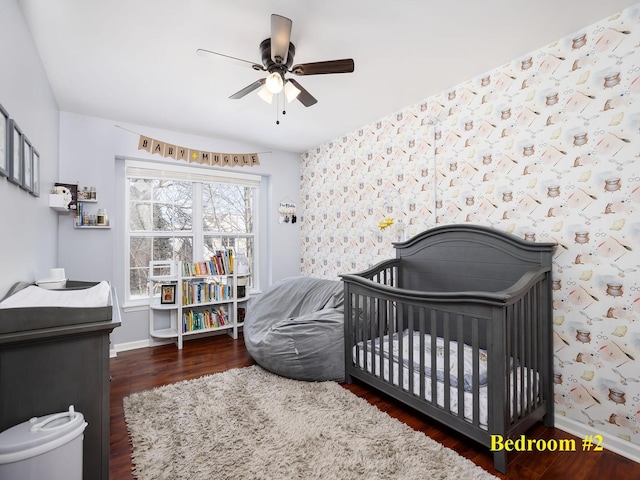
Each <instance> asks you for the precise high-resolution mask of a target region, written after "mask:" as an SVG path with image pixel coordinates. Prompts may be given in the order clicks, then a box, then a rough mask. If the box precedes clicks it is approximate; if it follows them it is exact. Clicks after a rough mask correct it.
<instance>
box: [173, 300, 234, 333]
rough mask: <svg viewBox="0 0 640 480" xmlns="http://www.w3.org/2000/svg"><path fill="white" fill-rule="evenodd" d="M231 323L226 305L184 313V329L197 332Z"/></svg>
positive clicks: (184, 330)
mask: <svg viewBox="0 0 640 480" xmlns="http://www.w3.org/2000/svg"><path fill="white" fill-rule="evenodd" d="M227 325H229V316H228V314H227V311H226V309H225V308H224V307H222V306H221V307H218V308H211V309H206V310H202V311H194V310H187V311H185V312H183V313H182V331H183V332H185V333H187V332H195V331H198V330H205V329H210V328H219V327H224V326H227Z"/></svg>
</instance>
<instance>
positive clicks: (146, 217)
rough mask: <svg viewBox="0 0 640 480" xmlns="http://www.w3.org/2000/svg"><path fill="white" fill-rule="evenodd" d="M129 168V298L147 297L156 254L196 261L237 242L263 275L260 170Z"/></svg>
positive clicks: (253, 275) (237, 248)
mask: <svg viewBox="0 0 640 480" xmlns="http://www.w3.org/2000/svg"><path fill="white" fill-rule="evenodd" d="M125 171H126V174H125V178H126V182H127V185H126V191H127V202H126V204H127V215H128V218H127V238H128V241H127V245H128V252H127V253H128V254H127V260H126V261H127V268H126V271H127V279H126V285H127V286H126V295H127V298H126V299H125V302H126V303H129V304H131V303H138V302H140V303H142V302H143V301H146V299H147V297H148V290H147V280H148V275H149V262H150V261H152V260H177V261H188V262H196V261H200V260H205V259H208V258H210V257H211V255H212V254H213V253H214V252H215V251H216V250H223V249H227V248H231V249H233V251H234V253H236V254H238V253H240V252H244V253H245V255H246V256H247V259H248V260H249V269H250V270H249V271H250V273H251V278H252V279H255V278H257V273H258V272H257V271H256V268H257V264H258V263H257V259H256V245H258V244H259V242H258V234H257V228H256V212H257V211H258V208H257V204H256V202H257V198H258V189H259V186H260V177H259V176H257V175H247V174H239V173H231V172H229V173H227V172H218V171H215V172H214V171H211V170H205V169H202V168H194V167H183V166H173V165H165V164H160V165H158V166H157V167H154V164H149V163H143V162H133V161H127V163H126V165H125ZM249 287H251V280H250V283H249Z"/></svg>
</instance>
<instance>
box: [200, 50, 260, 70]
mask: <svg viewBox="0 0 640 480" xmlns="http://www.w3.org/2000/svg"><path fill="white" fill-rule="evenodd" d="M196 53H197V54H198V55H200V56H201V57H208V56H210V55H218V56H219V57H225V58H230V59H231V60H237V61H239V62H244V63H249V64H251V66H252V67H253V69H254V70H262V71H265V68H264V67H263V66H262V65H258V64H257V63H256V62H251V61H249V60H244V59H242V58H238V57H232V56H231V55H225V54H224V53H218V52H212V51H211V50H206V49H204V48H198V49H197V50H196Z"/></svg>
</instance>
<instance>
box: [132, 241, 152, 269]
mask: <svg viewBox="0 0 640 480" xmlns="http://www.w3.org/2000/svg"><path fill="white" fill-rule="evenodd" d="M150 261H151V238H146V237H131V239H130V241H129V266H130V267H131V268H145V267H146V268H149V262H150Z"/></svg>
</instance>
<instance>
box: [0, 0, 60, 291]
mask: <svg viewBox="0 0 640 480" xmlns="http://www.w3.org/2000/svg"><path fill="white" fill-rule="evenodd" d="M0 65H2V67H1V69H0V71H1V72H2V73H1V74H0V103H1V104H2V105H3V107H4V108H5V110H7V111H8V112H9V115H10V116H11V117H12V118H14V119H15V121H16V122H17V123H18V125H19V126H20V128H21V129H22V130H23V132H24V133H25V134H26V135H27V137H28V138H29V140H30V141H31V142H32V143H33V145H34V147H35V148H36V150H38V152H39V153H40V159H41V174H40V181H41V191H42V192H43V194H41V196H40V198H36V197H33V196H31V195H29V193H27V192H26V191H24V190H21V189H20V188H18V187H17V186H16V185H14V184H12V183H10V182H8V181H7V180H6V179H5V178H3V177H0V265H2V267H1V269H0V297H2V296H4V294H5V293H6V291H7V290H8V289H9V287H11V285H13V284H14V283H15V282H17V281H34V280H37V279H39V278H44V277H46V276H47V274H48V272H49V269H50V268H52V267H55V266H56V257H57V249H58V245H57V241H58V237H57V227H58V223H57V214H56V213H55V212H54V211H53V210H51V209H50V208H49V207H48V192H49V191H50V190H51V186H52V185H53V182H54V181H55V179H56V177H57V173H58V129H59V126H58V124H59V119H58V106H57V104H56V101H55V99H54V97H53V93H52V92H51V88H50V86H49V82H48V80H47V77H46V74H45V71H44V68H43V66H42V63H41V62H40V57H39V56H38V53H37V51H36V48H35V45H34V43H33V40H32V39H31V35H30V33H29V30H28V28H27V25H26V23H25V21H24V18H23V16H22V12H21V11H20V9H19V8H18V4H17V2H16V1H15V0H0Z"/></svg>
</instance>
